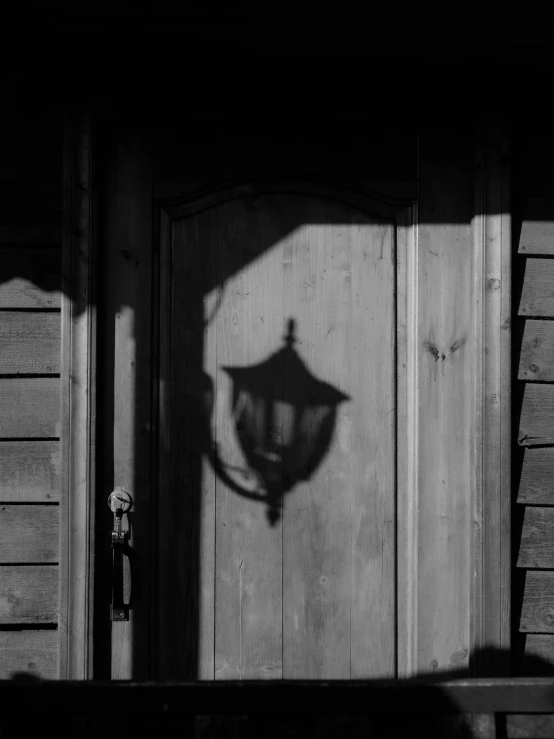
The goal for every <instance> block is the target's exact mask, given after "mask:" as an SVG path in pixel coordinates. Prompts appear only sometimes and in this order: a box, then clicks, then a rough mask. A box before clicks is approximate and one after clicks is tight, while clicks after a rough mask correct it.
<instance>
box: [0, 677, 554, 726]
mask: <svg viewBox="0 0 554 739" xmlns="http://www.w3.org/2000/svg"><path fill="white" fill-rule="evenodd" d="M22 701H24V702H25V704H26V705H28V706H32V707H33V711H44V712H45V714H50V715H52V713H55V712H56V711H64V712H65V713H66V714H67V713H68V712H69V713H71V714H72V715H74V716H75V715H86V714H89V713H94V714H96V715H98V714H106V715H108V714H112V713H119V712H121V707H122V706H125V711H126V712H129V711H132V712H133V715H134V716H135V717H136V716H137V715H140V714H144V715H146V714H149V715H156V714H161V715H168V713H171V714H190V715H200V714H255V713H272V712H279V713H294V714H337V713H342V714H371V713H388V712H390V713H398V712H410V713H412V712H415V713H434V714H448V713H474V714H492V713H554V679H551V678H513V679H510V678H505V679H487V680H477V679H473V680H457V681H451V682H444V683H439V682H437V683H430V682H423V681H418V680H413V681H412V680H409V681H386V682H380V681H379V682H367V681H349V682H338V681H337V682H319V681H313V682H303V681H298V682H296V681H282V682H204V683H155V682H144V683H134V682H130V681H129V682H127V681H121V682H117V681H114V682H94V681H90V682H73V681H72V682H63V681H59V682H58V681H52V682H41V681H37V682H30V681H27V680H25V679H23V678H21V679H19V680H18V679H15V680H11V681H7V680H6V681H0V712H1V714H2V715H4V716H5V715H6V714H10V713H11V712H12V711H18V710H19V711H20V710H21V704H22Z"/></svg>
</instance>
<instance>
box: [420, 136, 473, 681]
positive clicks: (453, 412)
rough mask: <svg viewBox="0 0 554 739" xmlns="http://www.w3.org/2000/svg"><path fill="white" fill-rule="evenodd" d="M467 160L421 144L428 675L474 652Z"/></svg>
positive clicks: (459, 145)
mask: <svg viewBox="0 0 554 739" xmlns="http://www.w3.org/2000/svg"><path fill="white" fill-rule="evenodd" d="M467 148H469V147H467ZM468 156H469V152H468V151H467V150H466V148H465V147H464V145H463V142H461V141H457V140H455V139H453V138H444V139H440V138H437V139H435V140H433V141H431V139H426V140H424V141H423V142H422V150H421V170H420V175H421V184H420V204H421V208H420V226H419V234H418V241H419V248H418V269H417V273H418V280H419V284H418V291H419V298H418V306H419V326H418V337H419V347H418V351H419V372H418V374H419V387H418V394H419V429H418V430H419V440H418V464H419V481H418V487H419V490H420V497H419V501H418V543H419V552H418V557H419V562H418V615H417V623H418V634H417V639H418V647H417V649H418V659H417V669H418V670H421V671H422V672H429V671H436V670H447V669H451V668H452V667H453V666H455V667H456V668H461V667H463V666H465V665H467V662H468V655H469V621H470V598H469V594H470V578H471V566H470V541H471V496H470V490H471V482H472V481H471V465H470V449H471V427H472V426H471V424H472V419H471V386H470V384H469V383H468V379H469V378H470V377H471V371H472V364H471V351H470V344H471V329H472V315H471V308H472V306H471V300H468V296H469V295H471V291H472V239H471V230H470V200H469V198H470V193H471V189H470V185H471V180H470V177H469V172H468V171H467V168H466V162H467V161H468ZM469 161H471V159H470V160H469ZM438 563H440V566H437V565H438Z"/></svg>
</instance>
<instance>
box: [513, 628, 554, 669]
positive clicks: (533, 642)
mask: <svg viewBox="0 0 554 739" xmlns="http://www.w3.org/2000/svg"><path fill="white" fill-rule="evenodd" d="M520 674H523V675H528V676H529V677H535V676H536V677H540V676H543V675H544V676H546V675H548V676H552V675H554V634H527V636H526V637H525V653H524V657H523V664H522V669H521V670H520Z"/></svg>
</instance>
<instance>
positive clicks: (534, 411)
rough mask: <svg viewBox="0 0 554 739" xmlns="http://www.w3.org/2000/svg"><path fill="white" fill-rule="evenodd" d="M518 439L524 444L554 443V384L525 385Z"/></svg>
mask: <svg viewBox="0 0 554 739" xmlns="http://www.w3.org/2000/svg"><path fill="white" fill-rule="evenodd" d="M518 441H519V443H520V444H521V445H522V446H538V445H543V444H554V385H550V384H545V385H535V384H533V383H527V384H526V385H525V389H524V393H523V403H522V408H521V416H520V421H519V433H518Z"/></svg>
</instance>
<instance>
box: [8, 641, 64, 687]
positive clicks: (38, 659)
mask: <svg viewBox="0 0 554 739" xmlns="http://www.w3.org/2000/svg"><path fill="white" fill-rule="evenodd" d="M57 662H58V633H57V631H56V630H55V629H37V630H36V631H35V630H34V629H33V630H24V631H0V678H1V679H3V680H8V679H10V678H13V677H14V676H16V675H33V676H34V677H40V678H43V679H45V680H53V679H55V678H56V676H57Z"/></svg>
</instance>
